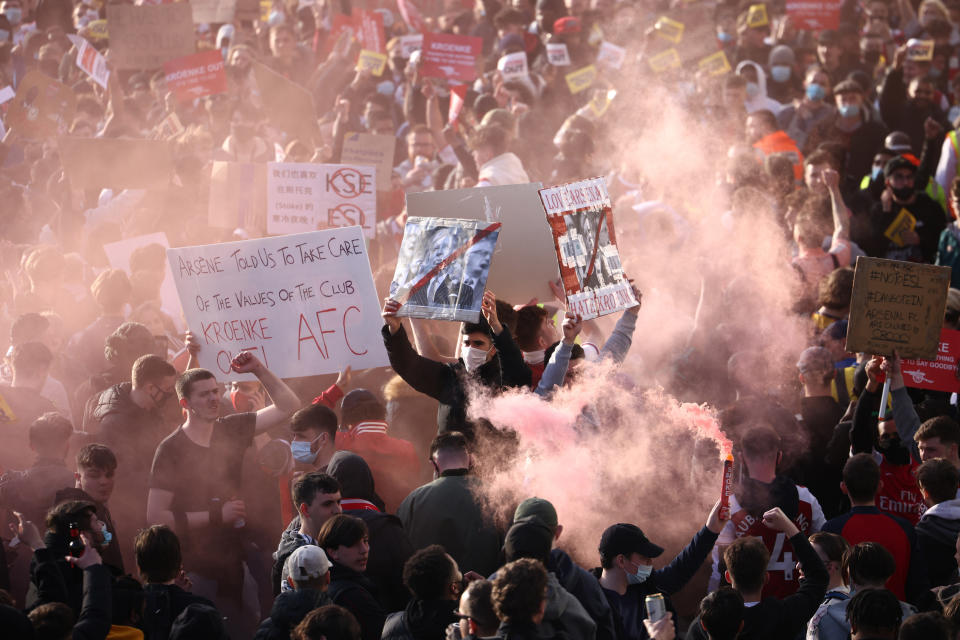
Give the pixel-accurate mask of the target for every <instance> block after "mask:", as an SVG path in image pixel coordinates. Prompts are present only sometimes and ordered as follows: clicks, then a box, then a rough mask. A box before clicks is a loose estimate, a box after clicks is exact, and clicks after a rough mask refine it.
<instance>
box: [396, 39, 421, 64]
mask: <svg viewBox="0 0 960 640" xmlns="http://www.w3.org/2000/svg"><path fill="white" fill-rule="evenodd" d="M422 48H423V34H422V33H415V34H413V35H408V36H400V56H401V57H402V58H403V59H404V60H407V59H409V58H410V54H411V53H413V52H414V51H420V49H422Z"/></svg>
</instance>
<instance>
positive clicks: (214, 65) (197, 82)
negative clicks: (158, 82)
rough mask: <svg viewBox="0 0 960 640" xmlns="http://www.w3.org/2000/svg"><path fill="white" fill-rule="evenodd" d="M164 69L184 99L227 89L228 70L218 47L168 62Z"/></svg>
mask: <svg viewBox="0 0 960 640" xmlns="http://www.w3.org/2000/svg"><path fill="white" fill-rule="evenodd" d="M163 72H164V74H166V80H167V87H169V88H170V90H171V91H173V94H174V95H175V96H176V98H177V100H178V101H180V102H182V103H191V102H193V101H194V100H196V99H197V98H202V97H204V96H212V95H216V94H218V93H226V92H227V71H226V67H225V66H224V64H223V56H222V55H221V54H220V51H219V50H217V49H214V50H212V51H204V52H202V53H195V54H193V55H192V56H187V57H186V58H179V59H177V60H170V61H169V62H164V63H163Z"/></svg>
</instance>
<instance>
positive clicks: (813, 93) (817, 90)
mask: <svg viewBox="0 0 960 640" xmlns="http://www.w3.org/2000/svg"><path fill="white" fill-rule="evenodd" d="M826 97H827V92H826V90H824V88H823V87H822V86H821V85H819V84H817V83H816V82H812V83H810V84H809V85H807V99H808V100H812V101H814V102H820V101H821V100H823V99H824V98H826Z"/></svg>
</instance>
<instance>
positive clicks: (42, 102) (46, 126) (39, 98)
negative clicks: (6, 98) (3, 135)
mask: <svg viewBox="0 0 960 640" xmlns="http://www.w3.org/2000/svg"><path fill="white" fill-rule="evenodd" d="M76 109H77V97H76V95H74V93H73V89H71V88H70V87H68V86H66V85H64V84H61V83H59V82H57V81H56V80H54V79H53V78H51V77H49V76H48V75H46V74H44V73H41V72H39V71H28V72H27V75H25V76H24V77H23V80H21V81H20V86H19V87H17V95H16V96H14V98H13V100H12V101H10V105H9V106H8V107H7V117H6V124H7V128H8V129H13V130H14V132H15V133H16V134H17V135H21V136H23V137H25V138H46V137H50V136H55V135H57V134H58V133H61V132H63V133H65V132H66V130H67V128H68V127H69V126H70V123H71V122H72V121H73V114H74V112H75V111H76Z"/></svg>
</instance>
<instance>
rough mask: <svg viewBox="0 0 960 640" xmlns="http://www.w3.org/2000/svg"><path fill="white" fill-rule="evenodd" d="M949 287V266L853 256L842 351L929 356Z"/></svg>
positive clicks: (935, 343)
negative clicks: (844, 349) (855, 264)
mask: <svg viewBox="0 0 960 640" xmlns="http://www.w3.org/2000/svg"><path fill="white" fill-rule="evenodd" d="M949 287H950V267H935V266H933V265H928V264H918V263H915V262H900V261H898V260H883V259H881V258H866V257H863V256H861V257H859V258H857V268H856V271H855V272H854V276H853V295H852V296H851V300H850V309H851V310H852V311H851V313H850V324H849V326H848V327H847V347H846V348H847V351H850V352H858V351H863V352H866V353H871V354H873V353H875V354H879V355H885V356H889V355H892V354H893V351H894V349H896V350H897V353H899V354H900V356H902V357H904V358H920V359H924V360H933V359H934V358H935V357H936V355H937V347H938V344H939V339H940V327H941V326H942V325H943V311H944V308H945V307H946V304H947V289H948V288H949Z"/></svg>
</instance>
